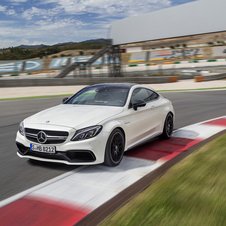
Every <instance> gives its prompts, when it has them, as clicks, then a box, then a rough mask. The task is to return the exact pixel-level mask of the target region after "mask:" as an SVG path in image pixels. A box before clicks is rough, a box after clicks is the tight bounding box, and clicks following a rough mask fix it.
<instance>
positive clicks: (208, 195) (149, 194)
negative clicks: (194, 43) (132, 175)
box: [101, 134, 226, 226]
mask: <svg viewBox="0 0 226 226" xmlns="http://www.w3.org/2000/svg"><path fill="white" fill-rule="evenodd" d="M225 173H226V134H224V135H223V136H221V137H219V138H217V139H216V140H214V141H212V142H211V143H209V144H207V145H205V146H204V147H202V148H201V149H199V150H198V151H196V152H194V153H193V154H191V155H190V156H188V157H187V158H186V159H184V160H182V161H181V162H180V163H178V164H176V165H175V166H174V167H172V168H171V169H170V170H169V171H168V172H167V173H166V174H165V175H164V176H163V177H161V178H159V179H158V180H156V181H155V182H154V183H153V184H152V185H150V186H149V187H148V188H147V189H146V190H144V191H143V192H141V193H140V194H139V195H137V196H135V197H134V198H133V199H131V200H130V201H129V202H128V203H127V204H125V205H124V206H123V207H122V208H121V209H119V210H118V211H116V212H115V213H114V214H112V215H111V216H110V217H109V218H107V219H106V220H105V221H104V222H103V223H101V226H109V225H114V226H115V225H123V226H124V225H125V226H126V225H128V226H133V225H134V226H137V225H142V226H152V225H153V226H156V225H157V226H177V225H180V226H220V225H222V226H223V225H226V176H225Z"/></svg>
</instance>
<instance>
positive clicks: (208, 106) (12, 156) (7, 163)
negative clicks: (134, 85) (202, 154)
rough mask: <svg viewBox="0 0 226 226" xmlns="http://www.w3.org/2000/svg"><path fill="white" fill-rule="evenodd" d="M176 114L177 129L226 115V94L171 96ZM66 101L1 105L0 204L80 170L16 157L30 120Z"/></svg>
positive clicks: (169, 97) (23, 102) (5, 102)
mask: <svg viewBox="0 0 226 226" xmlns="http://www.w3.org/2000/svg"><path fill="white" fill-rule="evenodd" d="M162 95H163V96H165V97H166V98H168V99H170V100H171V101H172V103H173V105H174V108H175V112H176V122H175V129H178V128H181V127H184V126H187V125H190V124H193V123H197V122H200V121H204V120H208V119H212V118H216V117H220V116H224V115H226V98H225V96H226V90H222V91H217V90H214V91H199V92H198V91H196V92H168V93H162ZM62 99H63V98H62V97H54V98H43V99H28V100H11V101H1V102H0V129H1V133H0V143H1V145H0V154H1V157H0V188H1V189H0V200H3V199H6V198H8V197H10V196H12V195H15V194H17V193H19V192H22V191H24V190H26V189H29V188H31V187H33V186H35V185H38V184H40V183H42V182H45V181H47V180H49V179H52V178H54V177H56V176H59V175H61V174H63V173H65V172H68V171H70V170H72V169H75V168H77V167H76V166H67V165H62V164H55V163H45V162H38V161H32V160H27V159H21V158H19V157H18V156H17V155H16V151H17V147H16V145H15V136H16V132H17V130H18V126H19V123H20V122H21V121H22V120H23V119H24V118H26V117H28V116H30V115H32V114H34V113H36V112H38V111H41V110H43V109H46V108H48V107H52V106H55V105H57V104H60V103H61V102H62Z"/></svg>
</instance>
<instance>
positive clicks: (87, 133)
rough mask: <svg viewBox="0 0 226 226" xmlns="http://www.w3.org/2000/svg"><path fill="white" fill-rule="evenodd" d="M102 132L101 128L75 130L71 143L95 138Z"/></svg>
mask: <svg viewBox="0 0 226 226" xmlns="http://www.w3.org/2000/svg"><path fill="white" fill-rule="evenodd" d="M101 130H102V126H91V127H87V128H84V129H80V130H77V131H76V133H75V135H74V136H73V137H72V139H71V140H72V141H79V140H85V139H89V138H92V137H95V136H96V135H98V134H99V133H100V131H101Z"/></svg>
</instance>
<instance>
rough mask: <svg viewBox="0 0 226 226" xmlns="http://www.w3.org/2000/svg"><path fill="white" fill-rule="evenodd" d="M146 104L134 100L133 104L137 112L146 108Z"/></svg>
mask: <svg viewBox="0 0 226 226" xmlns="http://www.w3.org/2000/svg"><path fill="white" fill-rule="evenodd" d="M145 105H146V103H145V102H144V101H143V100H134V101H133V103H132V107H133V109H134V110H135V111H136V110H137V108H138V107H144V106H145Z"/></svg>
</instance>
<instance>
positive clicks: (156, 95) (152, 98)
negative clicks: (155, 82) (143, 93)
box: [147, 89, 159, 101]
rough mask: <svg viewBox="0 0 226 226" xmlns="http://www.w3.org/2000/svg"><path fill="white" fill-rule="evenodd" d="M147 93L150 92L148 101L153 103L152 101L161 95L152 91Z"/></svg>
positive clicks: (148, 90)
mask: <svg viewBox="0 0 226 226" xmlns="http://www.w3.org/2000/svg"><path fill="white" fill-rule="evenodd" d="M147 92H148V101H152V100H156V99H158V97H159V95H158V94H157V93H155V92H153V91H152V90H150V89H147Z"/></svg>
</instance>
